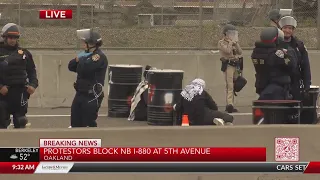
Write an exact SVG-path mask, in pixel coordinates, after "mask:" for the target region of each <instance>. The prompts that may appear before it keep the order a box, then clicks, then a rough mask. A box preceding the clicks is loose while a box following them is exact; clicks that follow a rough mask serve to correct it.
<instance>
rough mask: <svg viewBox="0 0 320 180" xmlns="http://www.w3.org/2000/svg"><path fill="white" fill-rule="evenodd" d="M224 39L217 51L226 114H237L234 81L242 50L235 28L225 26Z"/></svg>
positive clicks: (238, 72) (238, 71)
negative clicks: (224, 83) (222, 76)
mask: <svg viewBox="0 0 320 180" xmlns="http://www.w3.org/2000/svg"><path fill="white" fill-rule="evenodd" d="M223 34H224V37H223V38H222V39H221V40H220V41H219V42H218V49H219V51H220V55H221V58H220V60H221V63H222V66H221V71H222V72H223V73H224V75H225V81H226V92H227V93H226V95H227V97H226V101H227V106H226V111H227V112H228V113H233V112H238V110H237V109H236V108H235V107H234V89H233V88H234V81H235V80H236V79H237V78H238V76H239V74H240V63H241V62H240V60H239V58H240V56H241V55H242V49H241V47H240V45H239V43H238V31H237V30H236V27H235V26H233V25H231V24H227V25H226V26H225V27H224V29H223Z"/></svg>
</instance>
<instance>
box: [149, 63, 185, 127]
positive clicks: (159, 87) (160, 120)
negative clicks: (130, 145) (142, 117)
mask: <svg viewBox="0 0 320 180" xmlns="http://www.w3.org/2000/svg"><path fill="white" fill-rule="evenodd" d="M183 74H184V71H182V70H171V69H162V70H160V69H156V70H149V71H148V83H149V88H148V108H147V122H148V124H149V125H162V126H166V125H171V126H172V125H173V123H174V120H173V118H174V114H173V105H174V104H176V103H177V102H178V100H179V99H180V93H181V91H182V81H183Z"/></svg>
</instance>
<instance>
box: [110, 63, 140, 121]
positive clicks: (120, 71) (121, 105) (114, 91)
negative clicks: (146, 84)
mask: <svg viewBox="0 0 320 180" xmlns="http://www.w3.org/2000/svg"><path fill="white" fill-rule="evenodd" d="M142 70H143V67H142V66H139V65H127V64H116V65H110V66H109V71H108V73H109V78H108V80H109V82H108V85H109V87H108V116H109V117H122V118H127V117H128V116H129V114H130V106H131V98H132V96H133V94H134V92H135V90H136V88H137V86H138V85H139V83H140V82H141V76H142Z"/></svg>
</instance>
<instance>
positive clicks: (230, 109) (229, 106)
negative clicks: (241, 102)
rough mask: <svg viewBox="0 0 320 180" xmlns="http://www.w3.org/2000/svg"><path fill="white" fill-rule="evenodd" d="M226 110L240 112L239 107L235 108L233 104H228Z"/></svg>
mask: <svg viewBox="0 0 320 180" xmlns="http://www.w3.org/2000/svg"><path fill="white" fill-rule="evenodd" d="M226 112H228V113H234V112H239V111H238V109H236V108H234V107H233V106H232V105H231V104H228V105H227V106H226Z"/></svg>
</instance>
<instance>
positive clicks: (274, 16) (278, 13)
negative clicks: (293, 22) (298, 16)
mask: <svg viewBox="0 0 320 180" xmlns="http://www.w3.org/2000/svg"><path fill="white" fill-rule="evenodd" d="M291 15H292V9H272V10H271V11H269V13H268V18H269V19H270V25H271V26H274V27H278V28H280V27H279V25H278V22H279V20H280V19H281V17H283V16H291Z"/></svg>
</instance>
